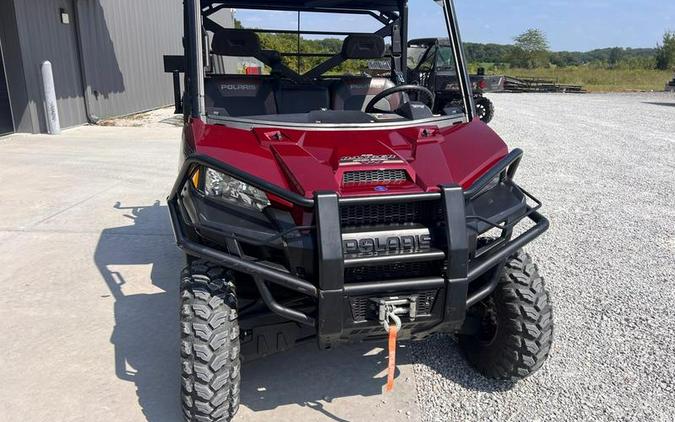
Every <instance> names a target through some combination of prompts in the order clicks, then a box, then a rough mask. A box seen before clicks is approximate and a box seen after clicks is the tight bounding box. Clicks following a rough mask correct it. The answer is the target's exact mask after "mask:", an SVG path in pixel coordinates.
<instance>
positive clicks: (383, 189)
mask: <svg viewBox="0 0 675 422" xmlns="http://www.w3.org/2000/svg"><path fill="white" fill-rule="evenodd" d="M388 190H389V189H387V187H386V186H375V191H377V192H386V191H388Z"/></svg>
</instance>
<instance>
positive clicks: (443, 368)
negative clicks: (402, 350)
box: [412, 335, 515, 393]
mask: <svg viewBox="0 0 675 422" xmlns="http://www.w3.org/2000/svg"><path fill="white" fill-rule="evenodd" d="M412 351H413V353H412V359H413V360H414V362H415V364H419V365H426V366H427V367H429V369H431V370H433V371H435V372H436V373H438V374H439V375H441V376H442V377H443V378H445V379H447V380H449V381H452V382H453V383H455V384H458V385H461V386H462V387H464V388H466V389H469V390H474V391H480V392H485V393H498V392H504V391H509V390H511V389H512V388H513V387H514V386H515V382H513V381H498V380H494V379H490V378H486V377H484V376H482V375H481V374H480V373H478V371H476V370H475V369H474V368H473V367H471V366H470V365H469V363H468V362H467V361H466V359H465V358H464V355H463V354H462V351H461V349H460V347H459V345H458V344H457V341H456V339H455V338H454V337H453V336H450V335H435V336H433V337H431V338H428V339H426V340H424V341H422V342H419V343H415V344H413V347H412Z"/></svg>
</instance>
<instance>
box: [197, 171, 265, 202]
mask: <svg viewBox="0 0 675 422" xmlns="http://www.w3.org/2000/svg"><path fill="white" fill-rule="evenodd" d="M204 194H205V195H206V196H208V197H211V198H214V199H219V200H223V201H227V202H232V203H234V204H237V205H240V206H244V207H248V208H253V209H257V210H260V211H262V210H263V208H265V207H266V206H268V205H270V200H269V199H268V198H267V195H266V194H265V192H263V191H261V190H260V189H258V188H256V187H254V186H251V185H249V184H246V183H244V182H242V181H240V180H237V179H235V178H233V177H230V176H228V175H227V174H223V173H220V172H218V171H215V170H212V169H206V174H205V175H204Z"/></svg>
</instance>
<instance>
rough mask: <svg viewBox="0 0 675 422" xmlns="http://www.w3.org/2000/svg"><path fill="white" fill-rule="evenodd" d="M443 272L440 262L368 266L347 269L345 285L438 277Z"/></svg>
mask: <svg viewBox="0 0 675 422" xmlns="http://www.w3.org/2000/svg"><path fill="white" fill-rule="evenodd" d="M441 271H442V269H441V264H440V261H435V262H429V261H425V262H395V263H393V264H384V265H366V266H362V267H350V268H345V283H360V282H364V281H387V280H398V279H404V278H417V277H428V276H438V275H439V274H440V273H441Z"/></svg>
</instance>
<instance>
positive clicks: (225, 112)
mask: <svg viewBox="0 0 675 422" xmlns="http://www.w3.org/2000/svg"><path fill="white" fill-rule="evenodd" d="M211 53H213V54H215V55H218V56H224V57H256V58H257V57H260V56H261V47H260V39H259V38H258V35H257V34H256V33H255V32H253V31H250V30H240V29H223V30H221V31H218V32H216V33H214V35H213V40H212V41H211ZM275 87H276V83H275V80H274V79H273V78H270V77H265V76H259V75H247V76H245V75H218V76H211V77H208V78H206V80H205V83H204V91H205V92H204V96H205V98H204V102H205V105H206V110H207V112H208V113H209V114H215V115H222V116H232V117H241V116H256V115H266V114H276V113H277V106H276V102H275V99H274V90H275Z"/></svg>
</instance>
